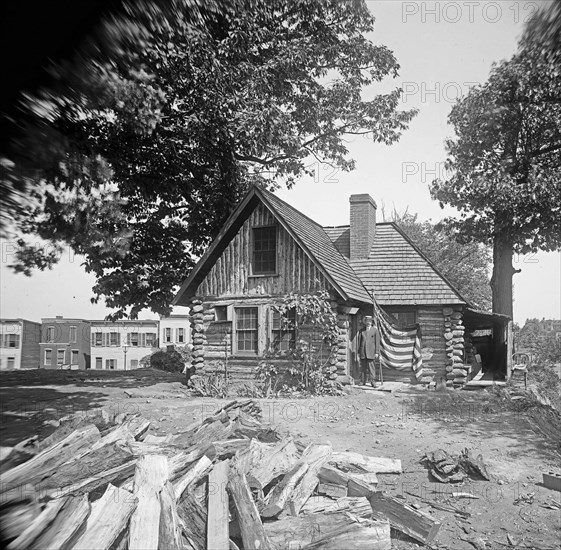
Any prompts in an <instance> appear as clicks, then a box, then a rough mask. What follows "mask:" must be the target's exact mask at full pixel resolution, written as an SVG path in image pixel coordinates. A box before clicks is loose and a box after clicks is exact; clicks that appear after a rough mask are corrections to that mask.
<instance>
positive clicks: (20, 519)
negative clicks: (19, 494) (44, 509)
mask: <svg viewBox="0 0 561 550" xmlns="http://www.w3.org/2000/svg"><path fill="white" fill-rule="evenodd" d="M40 514H41V507H40V506H39V504H37V503H35V502H23V501H22V502H18V503H16V504H13V505H11V506H3V507H2V513H1V514H0V533H2V539H3V540H5V541H11V540H12V539H16V538H17V537H19V535H20V534H21V533H22V532H23V531H25V529H27V527H29V525H30V524H32V523H33V522H34V521H36V519H37V517H38V516H39V515H40Z"/></svg>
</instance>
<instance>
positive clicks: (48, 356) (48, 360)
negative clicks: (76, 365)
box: [45, 349, 53, 365]
mask: <svg viewBox="0 0 561 550" xmlns="http://www.w3.org/2000/svg"><path fill="white" fill-rule="evenodd" d="M52 363H53V350H52V349H46V350H45V365H52Z"/></svg>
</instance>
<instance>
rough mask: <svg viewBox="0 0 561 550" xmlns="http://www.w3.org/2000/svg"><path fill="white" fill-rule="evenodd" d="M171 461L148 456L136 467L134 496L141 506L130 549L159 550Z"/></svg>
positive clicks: (134, 521)
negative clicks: (162, 499)
mask: <svg viewBox="0 0 561 550" xmlns="http://www.w3.org/2000/svg"><path fill="white" fill-rule="evenodd" d="M168 476H169V469H168V459H167V457H165V456H163V455H146V456H143V457H141V458H140V459H139V460H138V462H137V464H136V471H135V474H134V495H135V497H136V498H137V499H138V505H137V506H136V509H135V511H134V513H133V515H132V517H131V523H130V528H129V549H130V550H156V549H157V548H158V532H159V520H160V510H161V507H160V498H159V495H160V491H161V490H162V489H163V487H164V485H165V483H166V482H167V480H168Z"/></svg>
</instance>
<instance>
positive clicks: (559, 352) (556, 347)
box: [539, 333, 561, 364]
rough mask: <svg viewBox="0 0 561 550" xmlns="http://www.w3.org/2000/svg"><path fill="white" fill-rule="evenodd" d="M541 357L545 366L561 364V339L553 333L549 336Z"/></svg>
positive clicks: (545, 341) (544, 343)
mask: <svg viewBox="0 0 561 550" xmlns="http://www.w3.org/2000/svg"><path fill="white" fill-rule="evenodd" d="M539 356H540V359H541V360H542V361H543V362H544V363H545V364H554V363H557V364H561V338H557V337H556V335H555V334H553V333H549V334H547V335H546V337H545V338H544V340H543V344H542V348H541V350H540V352H539Z"/></svg>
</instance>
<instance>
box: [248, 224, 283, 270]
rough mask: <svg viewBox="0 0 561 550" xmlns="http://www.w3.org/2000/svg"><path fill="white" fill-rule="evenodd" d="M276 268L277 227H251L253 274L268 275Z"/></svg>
mask: <svg viewBox="0 0 561 550" xmlns="http://www.w3.org/2000/svg"><path fill="white" fill-rule="evenodd" d="M276 270H277V228H276V227H275V226H269V227H256V228H254V229H253V263H252V274H253V275H269V274H272V273H276Z"/></svg>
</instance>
